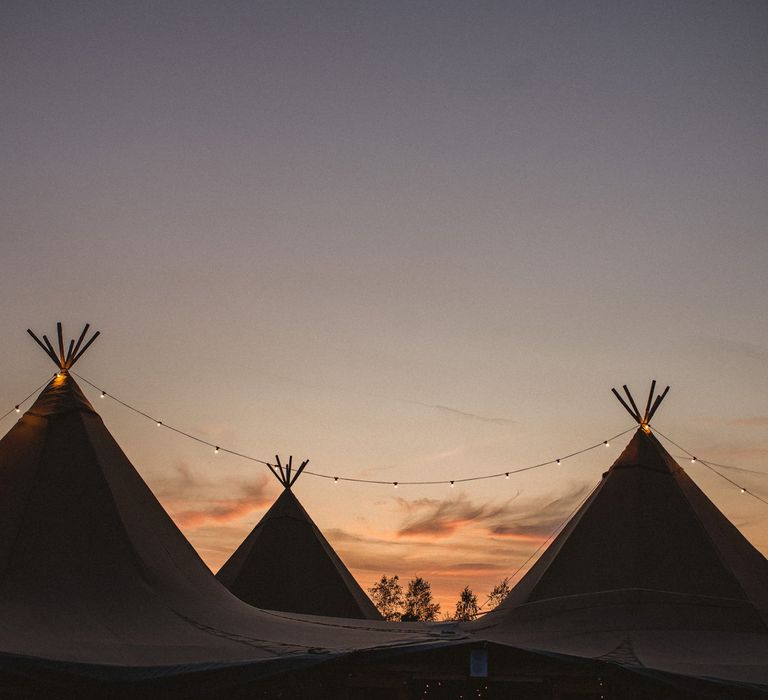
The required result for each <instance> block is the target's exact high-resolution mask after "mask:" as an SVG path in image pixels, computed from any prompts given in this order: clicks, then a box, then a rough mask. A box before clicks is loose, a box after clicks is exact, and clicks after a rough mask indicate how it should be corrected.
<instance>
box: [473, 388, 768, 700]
mask: <svg viewBox="0 0 768 700" xmlns="http://www.w3.org/2000/svg"><path fill="white" fill-rule="evenodd" d="M625 389H626V387H625ZM665 393H666V392H665ZM627 395H628V398H629V401H630V403H631V408H630V406H628V405H627V404H626V402H624V401H623V400H622V403H623V404H625V407H626V408H627V410H629V411H630V413H631V414H632V415H633V417H634V418H635V419H636V420H637V422H638V423H639V424H640V427H639V429H638V430H637V432H636V433H635V434H634V436H633V437H632V439H631V440H630V442H629V444H628V445H627V447H626V449H625V450H624V451H623V452H622V454H621V455H620V457H619V458H618V459H617V460H616V462H615V463H614V464H613V466H612V467H611V468H610V469H609V470H608V471H607V472H606V473H605V474H604V475H603V479H602V481H601V482H600V484H599V485H598V486H597V487H596V488H595V490H594V492H593V493H592V494H591V495H590V496H589V498H588V499H587V500H586V502H585V503H584V504H583V505H582V506H581V508H580V509H579V510H578V512H577V513H576V514H575V515H574V516H573V517H572V518H571V520H570V522H569V523H568V524H567V525H566V526H565V528H564V529H563V530H562V531H561V532H560V534H559V535H558V536H557V537H556V538H555V540H554V541H553V542H552V544H551V545H550V546H549V548H548V549H547V550H546V551H545V553H544V554H543V555H542V556H541V558H540V559H539V560H538V561H537V562H536V564H535V565H534V566H533V567H531V569H530V570H529V571H528V573H527V574H526V575H525V576H524V577H523V578H522V579H521V580H520V582H519V583H518V584H517V585H516V586H515V588H514V589H513V590H512V592H511V593H510V595H509V597H508V598H507V600H506V601H505V602H504V603H503V604H502V605H501V606H500V607H499V608H498V609H497V610H496V611H494V612H492V613H490V614H489V615H487V616H485V617H484V618H482V619H481V620H478V621H476V622H474V623H471V624H469V625H468V627H467V628H468V629H471V630H472V631H473V632H474V633H475V634H477V635H479V636H481V637H483V638H485V639H487V640H489V641H494V642H498V643H501V644H507V645H511V646H515V647H517V648H520V649H528V650H536V651H544V652H547V653H560V654H567V655H570V656H574V657H581V658H584V659H592V660H602V661H605V662H607V663H611V664H618V665H621V666H623V667H625V668H629V669H632V670H636V671H638V672H642V673H646V672H663V673H670V674H679V675H682V676H689V677H692V678H698V679H715V680H717V681H718V682H721V683H726V684H728V683H733V684H737V685H742V684H743V685H754V686H758V687H761V688H764V689H765V690H766V691H768V562H767V561H766V558H765V557H764V556H763V555H762V554H761V553H760V552H758V551H757V550H756V549H755V548H754V547H753V546H752V545H751V544H750V543H749V542H748V541H747V540H746V539H745V538H744V536H743V535H742V534H741V533H740V532H739V531H738V530H737V529H736V527H734V526H733V525H732V524H731V523H730V522H729V521H728V519H727V518H726V517H725V516H724V515H723V514H722V513H721V512H720V511H719V510H718V509H717V508H716V507H715V505H714V504H713V503H712V502H711V501H710V500H709V498H707V496H706V495H705V494H704V493H703V492H702V491H701V490H700V489H699V488H698V487H697V486H696V484H694V482H693V481H692V480H691V479H690V477H689V476H688V475H687V474H686V473H685V472H684V471H683V469H682V468H681V467H680V466H679V465H678V464H677V463H676V462H675V460H674V459H673V458H672V457H671V456H670V454H669V453H668V452H667V451H666V450H665V449H664V447H663V446H662V445H661V443H660V442H659V441H658V439H657V438H656V437H655V435H654V434H653V432H652V430H651V428H650V425H649V423H650V418H652V416H653V412H654V411H655V409H656V408H658V405H659V404H660V403H661V399H662V398H663V396H661V397H657V399H656V401H655V403H654V406H653V407H651V400H650V398H649V401H648V406H647V407H646V410H645V413H644V414H641V413H640V412H639V411H638V410H637V407H636V404H635V403H634V401H633V400H632V398H631V394H629V392H628V391H627ZM652 395H653V387H652V389H651V397H652Z"/></svg>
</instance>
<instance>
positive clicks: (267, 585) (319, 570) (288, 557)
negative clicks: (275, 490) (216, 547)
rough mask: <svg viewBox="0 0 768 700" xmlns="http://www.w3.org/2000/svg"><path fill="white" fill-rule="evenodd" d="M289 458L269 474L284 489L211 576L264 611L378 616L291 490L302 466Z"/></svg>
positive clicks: (376, 618)
mask: <svg viewBox="0 0 768 700" xmlns="http://www.w3.org/2000/svg"><path fill="white" fill-rule="evenodd" d="M292 461H293V460H292V458H291V459H290V460H289V461H288V463H287V464H286V465H285V467H283V465H282V464H281V463H280V460H279V458H276V466H275V467H271V469H272V473H273V474H274V475H275V476H276V477H277V479H278V481H280V483H281V484H282V485H283V492H282V493H281V494H280V496H279V497H278V499H277V500H276V501H275V503H274V504H273V505H272V507H271V508H270V509H269V510H268V511H267V512H266V513H265V515H264V517H263V518H262V519H261V520H260V521H259V522H258V524H257V525H256V527H254V528H253V530H252V531H251V532H250V534H249V535H248V537H246V538H245V540H244V541H243V542H242V544H241V545H240V546H239V547H238V548H237V550H235V552H234V553H233V554H232V556H231V557H230V558H229V559H228V560H227V561H226V562H225V563H224V565H223V566H222V567H221V569H220V570H219V572H218V573H217V574H216V578H217V579H218V580H219V581H221V583H223V584H224V585H225V586H226V587H227V588H228V589H229V590H230V591H232V593H234V594H235V595H236V596H237V597H238V598H240V599H241V600H244V601H245V602H246V603H249V604H250V605H255V606H256V607H259V608H267V609H269V610H283V611H287V612H295V613H305V614H310V615H330V616H332V617H346V618H359V619H367V620H381V619H382V617H381V615H380V614H379V612H378V610H376V607H375V606H374V605H373V603H372V602H371V601H370V599H369V598H368V596H367V595H366V594H365V592H364V591H363V589H362V588H361V587H360V585H359V584H358V583H357V581H355V579H354V577H353V576H352V574H351V573H350V572H349V569H347V567H346V566H345V565H344V562H343V561H342V560H341V559H340V558H339V556H338V554H336V552H335V551H334V549H333V547H332V546H331V545H330V543H329V542H328V540H326V539H325V537H324V536H323V533H322V532H320V530H319V529H318V527H317V525H315V523H314V522H313V521H312V518H311V517H310V516H309V514H308V513H307V511H306V510H304V508H303V507H302V505H301V503H299V500H298V498H296V496H295V494H294V493H293V489H292V486H293V484H295V483H296V479H297V478H298V477H299V475H300V474H301V472H302V471H303V470H304V468H305V467H306V465H307V462H306V461H305V462H303V463H302V464H301V466H300V467H299V468H298V469H297V470H296V471H295V472H294V473H293V475H292V474H291V469H292Z"/></svg>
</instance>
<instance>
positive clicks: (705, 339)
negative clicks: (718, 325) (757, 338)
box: [696, 334, 768, 362]
mask: <svg viewBox="0 0 768 700" xmlns="http://www.w3.org/2000/svg"><path fill="white" fill-rule="evenodd" d="M696 339H697V341H698V342H701V343H705V344H707V345H709V346H710V347H711V348H713V349H714V350H716V351H718V352H723V353H727V354H728V355H732V356H740V357H744V358H747V359H750V360H757V361H758V362H768V348H766V347H764V346H762V345H758V344H757V343H750V342H747V341H743V340H734V339H733V338H722V337H720V336H714V335H703V334H702V335H698V336H696Z"/></svg>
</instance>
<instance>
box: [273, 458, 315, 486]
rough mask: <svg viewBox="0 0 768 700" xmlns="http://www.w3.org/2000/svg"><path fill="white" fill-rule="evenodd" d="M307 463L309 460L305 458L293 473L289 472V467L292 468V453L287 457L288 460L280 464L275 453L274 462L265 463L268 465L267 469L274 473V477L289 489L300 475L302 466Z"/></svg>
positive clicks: (302, 469)
mask: <svg viewBox="0 0 768 700" xmlns="http://www.w3.org/2000/svg"><path fill="white" fill-rule="evenodd" d="M307 464H309V460H308V459H305V460H304V461H303V462H302V463H301V464H300V465H299V468H298V469H296V471H295V472H293V474H291V469H293V455H291V456H289V457H288V461H287V462H286V463H285V464H282V463H281V462H280V457H279V456H278V455H275V464H267V466H268V467H269V470H270V471H271V472H272V473H273V474H274V475H275V478H276V479H277V480H278V481H279V482H280V483H281V484H282V485H283V486H284V487H285V488H286V489H290V488H291V486H293V485H294V484H295V483H296V479H298V478H299V476H301V472H303V471H304V468H305V467H306V466H307Z"/></svg>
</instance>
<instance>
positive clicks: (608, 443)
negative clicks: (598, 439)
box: [603, 440, 611, 447]
mask: <svg viewBox="0 0 768 700" xmlns="http://www.w3.org/2000/svg"><path fill="white" fill-rule="evenodd" d="M603 445H605V446H606V447H610V446H611V443H610V442H608V440H605V441H604V442H603Z"/></svg>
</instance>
